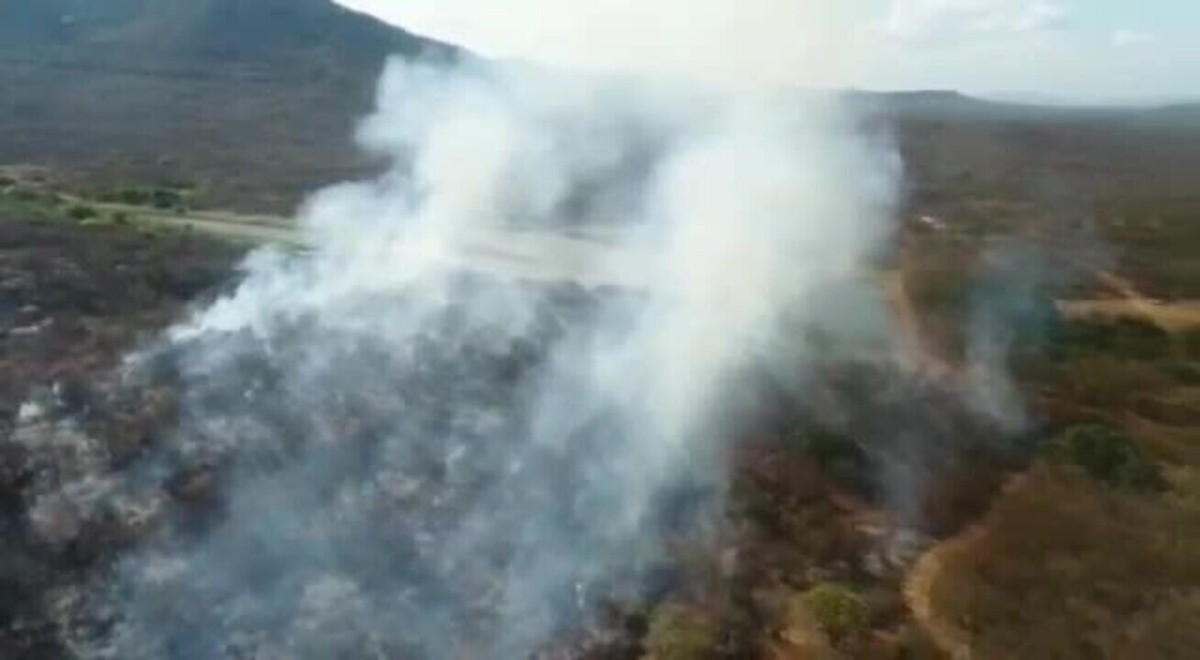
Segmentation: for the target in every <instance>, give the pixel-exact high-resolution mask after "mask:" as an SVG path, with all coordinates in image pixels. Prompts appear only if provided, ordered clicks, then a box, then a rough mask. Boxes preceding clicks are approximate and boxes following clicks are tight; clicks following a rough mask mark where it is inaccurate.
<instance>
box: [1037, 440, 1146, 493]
mask: <svg viewBox="0 0 1200 660" xmlns="http://www.w3.org/2000/svg"><path fill="white" fill-rule="evenodd" d="M1059 447H1060V448H1061V450H1062V451H1063V452H1064V455H1065V458H1066V460H1067V461H1069V462H1070V463H1073V464H1075V465H1077V466H1079V467H1081V468H1083V470H1084V471H1085V472H1087V473H1088V475H1089V476H1090V477H1092V478H1093V479H1095V480H1097V481H1101V482H1104V483H1106V484H1108V485H1111V486H1117V487H1124V488H1131V489H1134V490H1161V489H1162V488H1163V487H1164V486H1165V485H1166V481H1165V480H1164V479H1163V476H1162V473H1161V471H1160V469H1159V467H1158V465H1157V464H1156V463H1154V461H1152V460H1151V459H1149V458H1147V457H1146V456H1145V454H1143V453H1142V451H1141V449H1140V448H1139V447H1138V446H1137V444H1136V443H1134V441H1133V440H1132V439H1131V438H1130V437H1129V436H1127V435H1126V434H1124V433H1122V432H1121V431H1119V430H1117V429H1113V428H1110V427H1108V426H1102V425H1099V424H1086V425H1081V426H1075V427H1072V428H1070V429H1067V430H1066V431H1065V432H1064V433H1063V435H1062V438H1061V439H1060V442H1059Z"/></svg>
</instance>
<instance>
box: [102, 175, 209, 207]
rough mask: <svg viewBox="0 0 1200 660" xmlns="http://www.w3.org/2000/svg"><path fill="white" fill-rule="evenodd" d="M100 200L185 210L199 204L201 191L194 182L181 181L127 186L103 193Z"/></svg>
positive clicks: (128, 204) (110, 202)
mask: <svg viewBox="0 0 1200 660" xmlns="http://www.w3.org/2000/svg"><path fill="white" fill-rule="evenodd" d="M100 201H102V202H105V203H109V204H125V205H127V206H143V207H146V208H153V209H158V210H161V211H177V212H183V211H187V210H188V209H191V208H195V207H197V206H198V205H199V203H200V191H199V189H198V187H197V186H195V185H194V184H190V183H180V182H171V183H169V184H163V185H159V186H127V187H124V188H119V189H116V190H110V191H108V192H105V193H103V194H101V195H100Z"/></svg>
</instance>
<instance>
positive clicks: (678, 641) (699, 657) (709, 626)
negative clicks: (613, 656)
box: [643, 603, 721, 660]
mask: <svg viewBox="0 0 1200 660" xmlns="http://www.w3.org/2000/svg"><path fill="white" fill-rule="evenodd" d="M720 643H721V627H720V624H719V622H718V621H717V620H716V618H715V617H713V616H711V615H710V614H708V613H706V612H704V611H702V610H700V609H698V608H696V607H691V606H688V605H683V604H680V603H666V604H663V605H660V606H659V607H658V608H657V609H655V610H654V614H653V616H652V618H651V620H650V627H649V630H648V631H647V633H646V639H645V642H644V645H643V646H644V647H645V650H646V653H645V655H644V656H643V657H644V658H646V660H704V659H706V658H711V657H713V656H714V655H715V652H716V649H717V646H718V645H720Z"/></svg>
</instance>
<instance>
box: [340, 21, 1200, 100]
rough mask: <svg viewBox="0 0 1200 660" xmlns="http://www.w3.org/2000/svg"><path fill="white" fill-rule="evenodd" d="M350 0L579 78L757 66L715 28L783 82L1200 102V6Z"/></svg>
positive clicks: (997, 95)
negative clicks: (732, 28)
mask: <svg viewBox="0 0 1200 660" xmlns="http://www.w3.org/2000/svg"><path fill="white" fill-rule="evenodd" d="M337 1H338V2H339V3H340V4H343V5H345V6H348V7H350V8H353V9H356V10H359V11H364V12H366V13H369V14H372V15H374V16H376V17H378V18H380V19H381V20H384V21H387V22H389V23H392V24H395V25H397V26H400V27H403V28H405V29H407V30H410V31H413V32H416V33H418V34H422V35H426V36H430V37H433V38H436V39H439V40H443V41H448V42H451V43H454V44H457V45H461V46H464V47H467V48H469V49H472V50H475V51H477V52H481V53H483V54H487V55H491V56H498V57H512V58H519V59H525V60H531V61H538V62H543V63H548V64H556V65H560V66H568V67H581V68H587V69H600V70H630V69H642V70H644V69H647V68H649V69H652V70H656V71H665V72H667V73H682V74H684V75H692V74H694V73H695V72H694V71H681V70H680V67H679V63H680V62H681V61H684V60H686V61H687V62H689V64H691V65H694V64H695V63H696V62H697V61H702V62H704V63H705V70H704V72H703V75H715V76H717V77H725V78H728V76H725V75H724V70H725V69H728V70H729V71H742V72H744V71H745V70H746V68H747V67H746V66H745V65H746V64H747V62H739V63H735V64H728V63H727V62H725V61H724V58H725V57H726V52H725V51H726V48H725V47H724V46H722V47H721V48H710V47H709V44H708V43H707V42H706V41H704V39H705V35H707V34H711V33H712V29H711V28H712V25H713V23H716V24H718V25H719V24H721V22H727V23H728V22H737V23H738V24H739V27H740V28H741V27H745V24H749V25H751V26H752V29H751V30H749V31H748V32H750V33H755V34H757V38H756V40H755V43H754V44H753V46H754V48H752V49H746V48H744V47H741V48H739V49H738V50H739V52H749V53H750V57H751V58H752V59H753V61H752V62H750V64H754V65H756V68H755V70H756V71H761V72H762V73H761V76H760V77H761V78H762V79H763V80H768V81H771V82H776V83H779V82H787V83H798V84H807V85H816V86H836V87H849V88H858V89H871V90H881V91H888V90H926V89H945V90H956V91H961V92H963V93H966V94H970V95H973V96H979V97H983V98H991V99H998V100H1006V101H1025V102H1037V103H1052V104H1063V105H1070V104H1159V103H1174V102H1182V101H1194V100H1196V99H1200V51H1198V50H1197V49H1196V48H1194V47H1193V46H1192V45H1191V36H1190V31H1189V30H1188V29H1187V26H1190V25H1196V24H1197V23H1198V22H1200V6H1192V5H1187V6H1185V5H1184V3H1174V2H1167V1H1166V0H1158V1H1151V2H1147V3H1139V5H1138V6H1136V7H1135V6H1129V5H1130V3H1121V2H1117V1H1116V0H1098V1H1093V2H1088V3H1084V2H1082V1H1080V0H845V1H843V2H827V1H824V0H801V1H798V2H793V3H790V4H784V5H780V4H779V3H777V2H772V1H771V0H749V1H747V2H741V3H737V4H736V6H735V5H733V4H731V3H726V2H724V1H723V0H702V1H698V2H682V1H680V0H656V1H654V2H635V1H633V0H591V1H589V2H586V3H570V4H567V3H561V2H552V1H550V0H512V1H510V2H507V3H505V4H504V5H503V6H497V5H496V4H495V3H492V2H486V1H484V0H439V1H438V2H429V1H428V0H337ZM684 17H686V19H687V20H686V21H683V20H682V19H683V18H684ZM668 24H671V25H673V26H674V27H673V29H671V30H669V31H668V30H662V29H661V26H663V25H668ZM614 25H619V26H620V28H621V29H620V30H613V29H611V28H612V27H613V26H614ZM681 26H682V27H681ZM743 33H745V31H744V32H743ZM697 52H699V53H701V56H700V57H699V58H697V57H695V56H694V55H695V53H697ZM683 53H687V54H688V56H687V57H684V56H683ZM705 58H707V59H705ZM738 82H739V83H742V82H747V81H740V80H739V81H738ZM749 82H755V81H749Z"/></svg>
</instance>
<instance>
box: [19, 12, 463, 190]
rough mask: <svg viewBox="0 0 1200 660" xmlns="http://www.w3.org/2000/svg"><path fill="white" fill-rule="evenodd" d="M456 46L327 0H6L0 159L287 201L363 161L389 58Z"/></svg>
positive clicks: (82, 177)
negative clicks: (356, 135) (362, 141)
mask: <svg viewBox="0 0 1200 660" xmlns="http://www.w3.org/2000/svg"><path fill="white" fill-rule="evenodd" d="M458 54H459V51H457V50H456V49H454V48H452V47H450V46H447V45H445V44H441V43H437V42H434V41H431V40H428V39H424V38H422V37H419V36H416V35H413V34H410V33H408V32H405V31H404V30H401V29H398V28H395V27H393V26H390V25H387V24H385V23H382V22H380V21H377V20H375V19H374V18H372V17H369V16H366V15H364V14H359V13H356V12H353V11H351V10H348V9H345V8H343V7H341V6H340V5H337V4H334V3H333V2H332V1H331V0H4V2H2V3H0V164H5V163H35V164H45V165H49V166H51V167H52V168H54V169H55V170H56V171H57V172H59V173H60V174H61V175H62V176H64V177H66V178H67V179H68V181H70V182H72V183H75V184H77V185H84V186H85V187H88V186H90V187H93V188H111V187H117V186H121V185H128V184H134V183H153V182H154V181H155V180H176V181H186V182H188V183H191V184H194V185H199V186H201V187H203V188H204V189H206V191H207V193H208V196H209V197H210V200H211V202H212V203H215V204H222V205H236V206H240V207H243V208H253V209H258V210H270V211H284V210H287V209H288V208H289V207H290V206H292V205H293V204H294V203H295V202H296V201H297V199H298V198H299V196H300V195H301V194H302V193H303V192H304V191H306V190H309V189H311V188H312V187H314V186H316V185H319V184H321V183H325V182H328V181H332V180H338V179H341V178H346V177H349V176H356V175H359V174H361V173H362V172H364V171H366V170H369V169H370V168H371V167H372V163H370V162H369V161H367V160H366V159H365V157H364V156H363V155H361V154H359V153H357V152H356V151H355V150H354V149H353V147H352V145H351V140H350V137H351V135H352V133H353V129H354V125H355V122H356V121H357V119H358V118H359V117H361V116H362V115H364V114H365V113H367V112H368V111H369V110H370V107H371V101H372V97H373V93H374V85H375V80H376V78H377V77H378V74H379V72H380V69H381V67H382V65H383V63H384V61H385V60H386V58H387V57H389V56H392V55H400V56H404V57H418V56H419V57H429V58H443V59H444V58H453V57H456V56H458Z"/></svg>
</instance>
